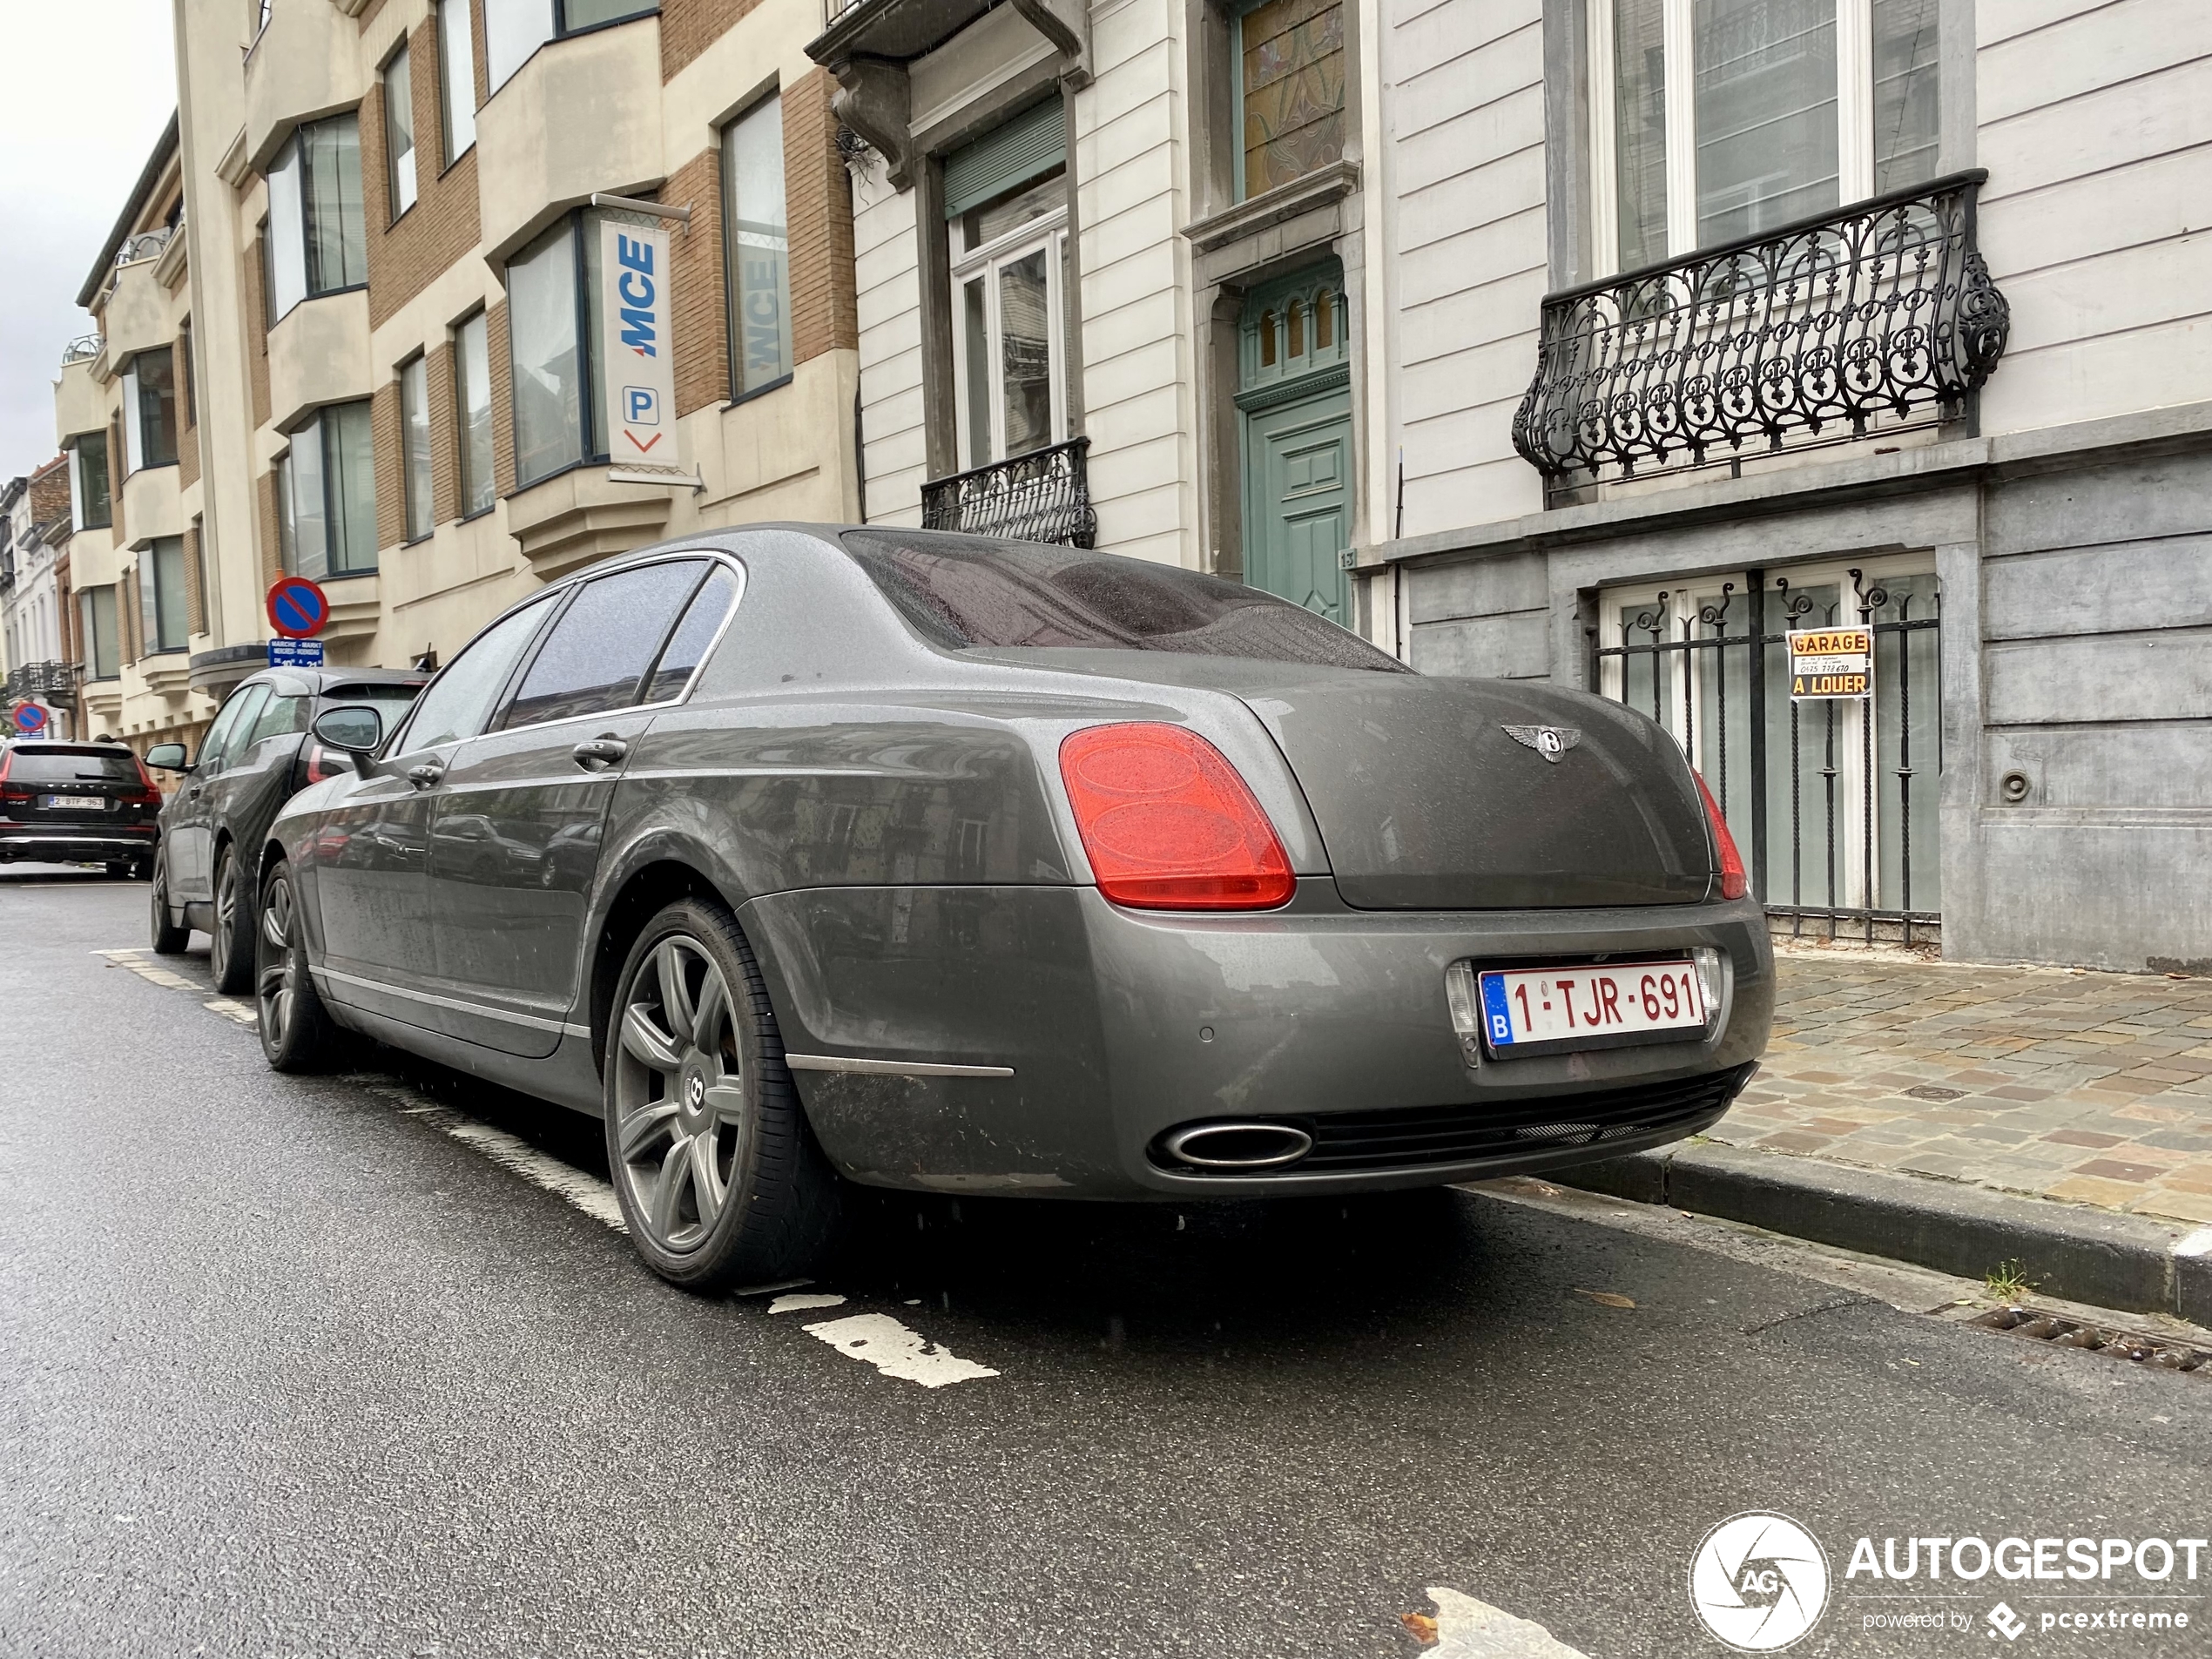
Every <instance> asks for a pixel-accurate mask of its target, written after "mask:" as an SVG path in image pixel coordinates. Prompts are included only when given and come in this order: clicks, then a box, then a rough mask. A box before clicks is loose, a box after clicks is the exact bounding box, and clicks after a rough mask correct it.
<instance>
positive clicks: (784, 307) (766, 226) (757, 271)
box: [722, 96, 792, 397]
mask: <svg viewBox="0 0 2212 1659" xmlns="http://www.w3.org/2000/svg"><path fill="white" fill-rule="evenodd" d="M722 195H723V200H722V236H723V249H722V256H723V266H724V269H725V271H726V272H727V273H728V279H729V306H730V393H731V395H732V397H740V396H743V395H745V393H747V392H757V391H759V390H760V389H761V388H763V387H765V386H772V385H773V384H774V383H775V382H777V381H780V380H782V379H784V378H785V377H786V376H787V375H788V374H790V373H791V368H792V363H791V269H790V257H789V255H790V234H789V229H788V224H787V219H786V212H785V206H784V105H783V99H782V98H781V97H780V96H773V97H770V98H765V99H764V100H762V101H761V102H760V103H759V104H756V105H753V106H752V108H751V109H750V110H748V111H745V113H744V114H743V115H741V116H739V117H738V118H737V119H736V120H734V121H732V122H731V123H730V125H728V126H727V127H725V128H724V129H723V132H722Z"/></svg>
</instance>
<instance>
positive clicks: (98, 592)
mask: <svg viewBox="0 0 2212 1659" xmlns="http://www.w3.org/2000/svg"><path fill="white" fill-rule="evenodd" d="M77 605H78V613H77V620H78V638H79V639H80V640H81V641H82V643H83V645H84V677H85V678H87V679H96V680H111V679H113V678H115V677H116V676H117V675H118V674H120V673H121V672H122V671H123V653H122V651H121V650H120V649H119V648H118V644H117V639H116V629H115V583H112V582H111V583H106V584H105V586H102V587H97V588H84V589H82V590H79V591H78V596H77Z"/></svg>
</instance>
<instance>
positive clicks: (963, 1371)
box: [806, 1313, 999, 1388]
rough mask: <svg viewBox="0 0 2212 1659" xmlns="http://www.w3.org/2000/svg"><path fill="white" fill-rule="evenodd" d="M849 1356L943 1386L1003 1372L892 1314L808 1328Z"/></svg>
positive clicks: (882, 1369) (925, 1384) (886, 1371)
mask: <svg viewBox="0 0 2212 1659" xmlns="http://www.w3.org/2000/svg"><path fill="white" fill-rule="evenodd" d="M806 1332H807V1333H808V1334H809V1335H810V1336H816V1337H819V1338H820V1339H822V1340H823V1341H825V1342H826V1343H828V1344H829V1345H830V1346H831V1347H833V1348H834V1349H836V1350H837V1351H838V1352H840V1353H841V1354H843V1355H845V1356H846V1358H847V1359H865V1360H867V1362H868V1364H870V1365H872V1366H874V1367H875V1368H876V1369H877V1370H878V1371H880V1372H882V1373H883V1374H884V1375H885V1376H887V1377H897V1378H899V1379H901V1380H903V1381H906V1382H913V1383H920V1384H921V1386H923V1387H924V1388H942V1387H943V1386H945V1385H946V1384H948V1383H956V1382H968V1381H971V1380H973V1379H975V1378H978V1377H995V1376H997V1375H998V1374H999V1373H998V1372H995V1371H993V1370H992V1369H991V1368H990V1367H989V1366H979V1365H977V1364H976V1363H975V1362H974V1360H972V1359H961V1357H960V1356H959V1355H957V1354H955V1353H953V1352H949V1351H948V1350H946V1349H944V1348H941V1347H939V1346H938V1345H936V1344H935V1343H934V1342H932V1341H930V1340H929V1339H928V1338H927V1337H925V1336H923V1335H922V1334H921V1332H919V1331H909V1330H907V1327H906V1326H905V1325H900V1323H899V1322H898V1320H896V1319H894V1318H892V1317H891V1316H890V1315H889V1314H888V1313H855V1314H853V1315H851V1316H849V1317H848V1318H842V1319H826V1320H824V1321H823V1322H822V1323H821V1324H819V1325H808V1326H806Z"/></svg>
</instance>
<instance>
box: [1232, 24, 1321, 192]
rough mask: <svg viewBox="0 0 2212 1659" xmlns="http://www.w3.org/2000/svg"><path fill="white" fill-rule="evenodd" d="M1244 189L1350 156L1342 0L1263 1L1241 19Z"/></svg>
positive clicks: (1240, 169) (1240, 164) (1281, 181)
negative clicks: (1346, 152)
mask: <svg viewBox="0 0 2212 1659" xmlns="http://www.w3.org/2000/svg"><path fill="white" fill-rule="evenodd" d="M1237 44H1238V85H1237V90H1238V98H1237V113H1238V122H1237V125H1238V139H1237V183H1238V190H1237V193H1238V196H1240V197H1247V196H1259V195H1264V194H1265V193H1266V192H1269V191H1271V190H1273V189H1274V188H1275V187H1276V186H1277V185H1286V184H1288V183H1289V182H1290V181H1291V179H1296V178H1298V177H1300V176H1301V175H1303V174H1305V173H1309V172H1314V171H1315V170H1316V169H1318V168H1321V167H1325V166H1327V165H1329V164H1330V163H1331V162H1332V161H1336V160H1339V159H1340V158H1342V157H1343V155H1344V6H1343V3H1342V0H1264V3H1263V4H1260V5H1256V6H1253V7H1252V8H1251V10H1248V11H1246V12H1245V13H1244V15H1243V16H1242V17H1239V18H1238V24H1237Z"/></svg>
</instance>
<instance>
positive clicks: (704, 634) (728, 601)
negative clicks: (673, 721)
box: [641, 565, 738, 703]
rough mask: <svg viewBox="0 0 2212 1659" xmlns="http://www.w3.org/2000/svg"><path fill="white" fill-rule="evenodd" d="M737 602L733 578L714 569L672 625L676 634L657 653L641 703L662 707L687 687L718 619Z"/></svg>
mask: <svg viewBox="0 0 2212 1659" xmlns="http://www.w3.org/2000/svg"><path fill="white" fill-rule="evenodd" d="M737 602H738V579H737V577H734V576H732V575H731V574H730V572H729V570H726V569H725V568H724V567H723V566H721V565H717V566H715V568H714V574H713V575H712V576H711V577H707V579H706V585H705V587H703V588H701V589H700V590H698V593H697V594H695V595H693V596H692V598H691V604H690V605H689V606H687V607H686V608H685V611H684V620H683V621H681V622H679V623H678V624H676V631H675V632H674V633H673V634H671V635H670V636H669V639H668V649H667V650H665V651H662V652H661V654H660V661H659V662H658V663H657V664H654V665H653V678H651V681H649V682H648V683H647V685H646V686H645V695H644V698H642V699H641V700H642V701H644V702H647V703H664V702H666V701H667V700H668V699H669V698H671V697H676V696H679V695H680V694H681V693H682V691H683V690H684V688H685V686H686V685H690V684H691V673H692V671H693V670H695V669H697V668H698V665H699V663H700V661H701V659H702V658H705V655H706V648H707V647H708V646H709V645H711V644H713V643H714V636H715V634H716V633H717V632H718V631H720V629H721V626H722V619H723V618H724V617H727V616H728V615H729V614H730V607H731V606H732V605H733V604H737Z"/></svg>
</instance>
